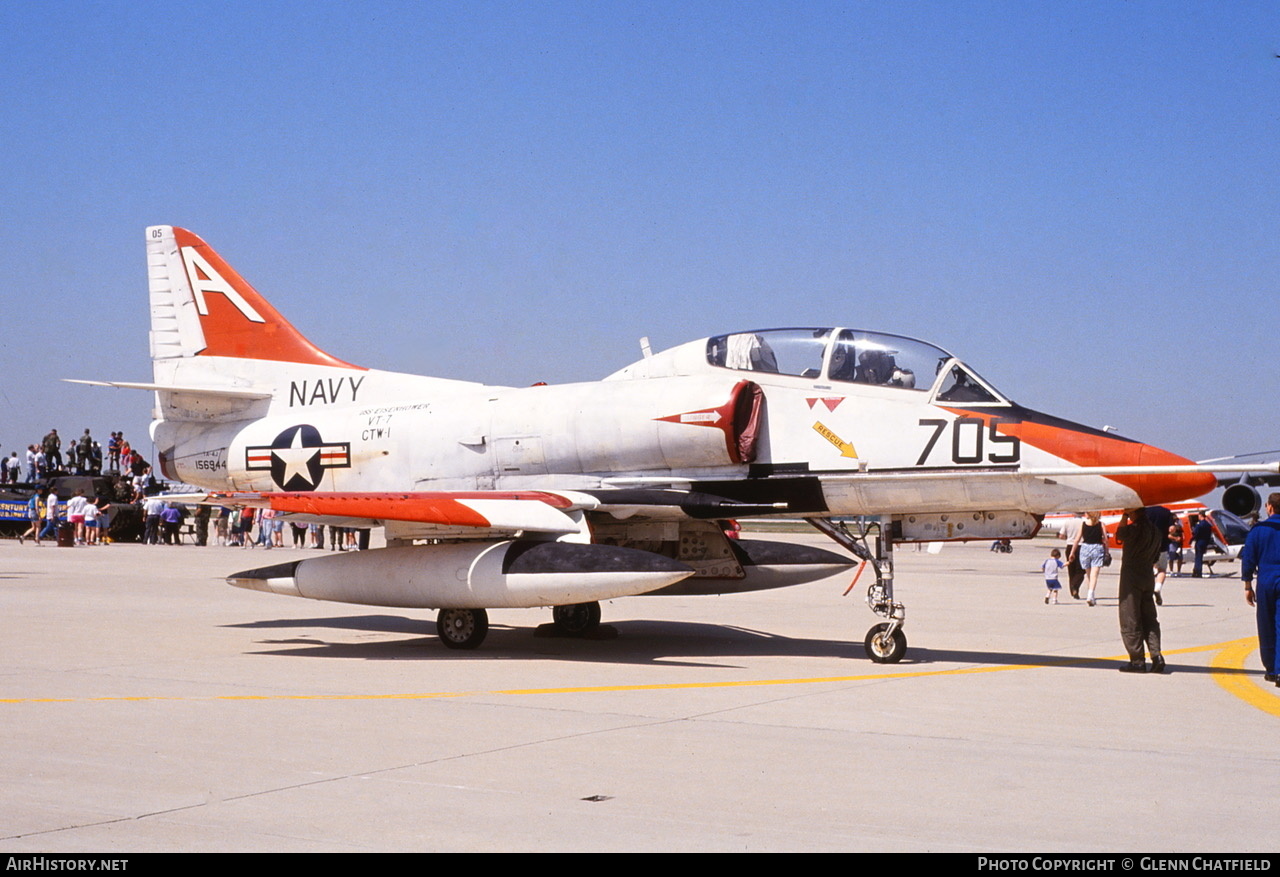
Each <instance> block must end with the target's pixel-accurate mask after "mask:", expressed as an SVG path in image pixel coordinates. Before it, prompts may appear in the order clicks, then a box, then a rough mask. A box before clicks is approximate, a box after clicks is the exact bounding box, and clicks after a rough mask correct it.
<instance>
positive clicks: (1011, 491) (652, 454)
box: [153, 328, 1214, 515]
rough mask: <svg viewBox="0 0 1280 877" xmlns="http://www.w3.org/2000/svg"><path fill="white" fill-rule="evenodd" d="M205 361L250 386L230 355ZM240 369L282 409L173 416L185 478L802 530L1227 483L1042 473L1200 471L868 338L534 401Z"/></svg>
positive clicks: (212, 485) (169, 424)
mask: <svg viewBox="0 0 1280 877" xmlns="http://www.w3.org/2000/svg"><path fill="white" fill-rule="evenodd" d="M187 362H188V363H191V362H198V363H199V364H200V366H201V367H202V369H204V370H206V371H207V372H208V374H209V375H225V374H228V373H231V372H229V371H228V370H226V369H223V368H220V367H219V360H218V357H198V358H196V359H195V360H187ZM234 365H236V366H237V369H238V370H237V371H236V372H234V373H235V374H237V375H238V380H239V382H240V385H241V386H245V387H251V388H255V389H258V390H261V391H262V393H261V394H260V395H261V398H256V399H232V400H215V401H216V405H214V407H215V408H216V410H213V411H210V412H204V414H206V415H207V416H202V417H201V418H200V419H198V420H196V419H193V418H191V417H190V416H189V412H186V411H180V412H178V413H179V414H181V415H182V416H179V417H174V418H173V419H172V420H171V419H168V418H163V417H162V419H161V420H158V421H157V422H156V423H155V425H154V428H153V433H154V438H155V441H156V444H157V446H158V447H159V448H160V449H161V454H162V459H163V463H164V469H165V474H166V475H167V476H168V477H170V478H176V479H179V480H181V481H184V482H187V483H190V484H194V485H199V486H202V487H206V488H209V489H212V490H231V491H237V490H249V491H273V490H286V491H350V490H364V491H370V490H374V491H376V490H391V491H411V490H417V491H422V490H515V489H533V488H548V489H561V490H571V489H593V488H601V487H614V488H619V487H644V486H655V487H656V486H664V485H680V486H688V485H693V486H694V487H695V489H704V490H706V489H708V488H709V487H714V488H715V491H714V492H716V493H717V494H718V495H727V496H731V497H732V498H735V499H741V500H743V501H757V500H758V501H762V502H773V503H777V504H779V506H780V507H779V509H778V514H792V515H794V514H812V513H820V514H824V515H862V514H867V515H873V514H903V513H910V512H916V513H925V514H941V513H948V512H979V511H992V510H1007V511H1018V512H1023V513H1027V514H1030V515H1042V514H1045V513H1047V512H1053V511H1068V510H1085V509H1095V508H1100V507H1131V506H1135V505H1148V504H1154V503H1163V502H1171V501H1174V500H1178V499H1185V498H1188V497H1191V496H1197V495H1200V494H1202V493H1204V492H1207V491H1208V490H1210V489H1212V488H1213V486H1214V480H1213V477H1212V476H1211V475H1207V474H1205V473H1192V474H1167V473H1165V474H1160V475H1158V476H1156V475H1141V474H1138V475H1132V474H1131V475H1122V476H1104V475H1086V476H1078V477H1064V478H1053V477H1040V476H1033V475H1029V474H1024V473H1026V472H1028V470H1043V469H1055V468H1057V469H1070V468H1071V467H1080V466H1088V467H1098V466H1127V467H1134V466H1156V465H1164V466H1168V465H1182V464H1187V463H1189V462H1190V461H1187V460H1185V459H1183V458H1181V457H1178V456H1176V455H1174V454H1171V453H1169V452H1166V451H1163V450H1161V449H1159V448H1156V447H1152V446H1150V445H1145V444H1141V443H1139V442H1135V441H1131V440H1128V439H1125V438H1122V437H1119V436H1116V435H1115V434H1113V433H1106V432H1102V431H1100V430H1096V429H1092V428H1090V427H1086V426H1082V425H1080V424H1075V423H1070V422H1068V421H1065V420H1061V419H1059V418H1054V417H1050V416H1047V415H1043V414H1039V413H1037V412H1034V411H1030V410H1028V409H1025V408H1023V407H1021V406H1019V405H1016V404H1014V403H1012V402H1011V401H1009V400H1008V399H1007V398H1006V397H1004V396H1003V395H1002V394H1001V393H999V392H998V391H997V390H996V389H995V388H993V387H992V386H990V385H989V384H988V383H986V382H985V381H984V380H983V379H982V378H981V377H979V376H978V375H977V374H976V373H975V372H973V371H972V370H971V369H969V368H968V367H967V366H965V365H964V364H963V363H961V362H960V361H959V360H957V359H955V358H954V357H952V356H951V355H950V354H949V353H947V352H946V351H944V350H942V349H941V348H938V347H935V346H933V345H931V344H927V343H925V342H922V341H917V340H915V339H910V338H904V337H901V336H894V335H887V334H883V333H872V332H865V331H860V330H850V329H823V328H819V329H807V328H806V329H778V330H765V331H758V332H747V333H737V334H731V335H723V336H717V337H714V338H709V339H703V340H700V341H695V342H691V343H689V344H685V345H681V346H679V347H675V348H672V349H670V350H667V351H664V352H662V353H659V354H657V355H655V356H652V357H650V358H647V359H643V360H640V361H639V362H637V363H634V364H633V365H631V366H628V367H627V368H625V369H623V370H621V371H619V372H617V373H615V374H613V375H610V376H609V377H608V378H606V379H605V380H602V381H598V382H592V383H578V384H562V385H555V386H542V385H540V386H533V387H520V388H517V387H494V386H486V385H480V384H471V383H466V382H459V381H446V380H439V379H434V378H425V377H417V376H412V375H403V374H397V373H392V372H382V371H377V370H370V369H359V368H355V367H331V366H320V365H310V364H296V363H271V364H270V368H264V369H263V370H262V373H261V374H256V375H255V374H246V373H245V370H244V365H245V360H236V361H234ZM188 367H190V366H188ZM165 377H166V376H162V375H157V382H160V381H161V380H163V379H165ZM169 380H170V381H172V382H175V383H181V382H182V381H181V380H180V379H179V378H178V377H175V376H169ZM167 401H168V404H169V405H177V406H180V407H181V406H183V405H198V404H199V405H205V406H209V405H212V404H213V403H210V402H209V401H208V400H207V399H201V398H194V397H193V398H192V399H191V400H185V401H184V400H183V398H182V397H181V396H180V395H179V394H169V395H168V396H167ZM162 415H163V409H162Z"/></svg>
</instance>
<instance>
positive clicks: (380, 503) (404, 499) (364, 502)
mask: <svg viewBox="0 0 1280 877" xmlns="http://www.w3.org/2000/svg"><path fill="white" fill-rule="evenodd" d="M264 498H266V499H268V500H269V501H270V502H271V507H272V508H273V509H275V510H276V511H281V512H296V513H298V514H308V515H335V516H340V517H350V518H368V519H370V520H384V521H413V522H416V523H422V524H443V525H446V526H451V527H489V526H491V524H490V521H489V519H488V518H486V517H484V515H482V514H480V513H479V512H477V511H476V510H475V509H473V508H471V507H470V506H467V505H464V504H463V503H462V502H461V500H468V499H470V500H504V499H505V500H523V501H529V502H544V503H546V504H547V505H549V506H552V507H553V508H561V509H563V508H568V507H570V506H571V505H572V503H571V502H570V501H569V500H567V499H566V498H564V497H562V496H559V495H557V494H554V493H543V492H542V491H512V492H492V493H488V492H480V491H476V492H458V493H448V492H444V491H423V492H418V493H269V494H264Z"/></svg>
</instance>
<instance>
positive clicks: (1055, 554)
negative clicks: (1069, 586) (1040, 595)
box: [1044, 548, 1066, 606]
mask: <svg viewBox="0 0 1280 877" xmlns="http://www.w3.org/2000/svg"><path fill="white" fill-rule="evenodd" d="M1064 566H1066V564H1064V563H1063V562H1062V552H1061V551H1059V550H1058V549H1056V548H1055V549H1053V550H1052V551H1050V552H1049V559H1048V560H1046V561H1045V562H1044V587H1045V590H1046V591H1047V593H1046V594H1045V595H1044V602H1045V603H1046V604H1048V603H1052V604H1053V605H1055V606H1056V605H1058V591H1060V590H1062V585H1061V584H1060V583H1059V582H1058V571H1059V570H1060V569H1062V568H1063V567H1064Z"/></svg>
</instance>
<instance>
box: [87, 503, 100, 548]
mask: <svg viewBox="0 0 1280 877" xmlns="http://www.w3.org/2000/svg"><path fill="white" fill-rule="evenodd" d="M97 502H98V501H97V499H96V498H95V499H91V500H87V501H86V502H85V504H84V544H85V545H97V544H98V505H97Z"/></svg>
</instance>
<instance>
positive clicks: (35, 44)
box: [0, 0, 1280, 458]
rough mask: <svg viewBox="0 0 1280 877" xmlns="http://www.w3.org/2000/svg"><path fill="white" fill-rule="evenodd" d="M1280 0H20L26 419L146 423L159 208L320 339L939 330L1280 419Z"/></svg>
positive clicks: (15, 197) (9, 374) (460, 347)
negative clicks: (1274, 349) (1279, 405)
mask: <svg viewBox="0 0 1280 877" xmlns="http://www.w3.org/2000/svg"><path fill="white" fill-rule="evenodd" d="M1277 53H1280V7H1278V6H1277V5H1276V4H1275V3H1262V2H1232V3H1210V2H1205V3H1178V2H1115V0H1108V2H1081V3H1062V4H1032V3H1024V2H991V3H956V2H910V3H898V2H883V3H861V2H855V3H835V2H803V3H794V2H790V3H759V2H757V3H751V2H748V3H729V2H723V3H697V2H687V0H685V2H672V3H663V2H654V3H644V4H623V3H613V2H584V3H544V2H516V3H497V2H493V3H486V2H466V3H461V2H458V3H407V2H406V3H387V2H359V3H336V2H334V3H326V2H297V3H282V2H253V3H235V2H231V3H228V2H218V3H171V2H167V3H153V2H120V3H112V2H105V3H73V2H62V3H58V2H54V3H36V2H21V0H15V2H8V3H4V4H0V84H2V85H3V88H0V198H2V199H3V200H2V201H0V204H2V205H3V209H4V222H3V223H0V269H2V273H0V278H2V279H0V283H2V284H3V290H4V291H3V304H4V312H5V320H4V323H5V325H6V330H5V331H3V332H0V350H2V351H3V363H4V374H5V380H4V382H3V388H2V390H0V411H3V412H4V416H3V421H0V443H2V444H3V447H2V448H0V450H3V451H4V452H6V453H7V452H8V451H9V450H11V449H14V448H17V447H21V446H25V445H26V444H27V443H29V442H32V441H35V440H37V439H38V438H39V437H40V436H42V435H43V434H44V433H45V432H46V431H47V430H48V428H49V427H51V426H54V427H57V428H58V430H59V432H61V433H63V434H64V435H72V434H79V433H80V431H81V430H82V429H83V428H84V427H86V426H88V427H91V428H92V429H93V430H94V433H95V435H97V436H99V437H101V438H104V439H105V436H106V434H107V433H108V432H109V431H110V430H112V429H117V428H118V429H124V430H125V431H126V433H127V434H129V435H130V436H131V437H132V438H133V439H134V440H135V441H136V440H138V439H140V438H141V437H142V436H143V434H144V433H145V428H146V424H147V421H148V419H149V409H150V404H151V399H150V396H149V395H148V394H145V393H136V392H135V393H126V392H124V391H113V390H92V389H87V388H80V387H76V386H72V385H68V384H64V383H60V382H58V380H57V379H59V378H63V377H82V378H105V379H121V380H147V379H148V378H149V377H150V365H149V361H148V359H147V296H146V280H145V271H144V257H143V228H144V227H145V226H147V225H154V224H174V225H182V226H185V227H187V228H190V229H192V230H193V231H195V232H196V233H197V234H200V235H201V236H202V237H204V238H205V239H206V240H208V241H209V242H210V243H211V244H213V246H214V247H215V248H217V249H218V250H219V251H220V252H221V253H222V255H223V256H224V257H226V258H227V259H228V260H229V261H230V262H231V263H232V264H233V265H235V266H236V267H237V268H238V269H239V270H240V271H241V273H243V274H244V275H245V276H246V277H247V278H248V279H249V281H250V282H252V283H253V284H254V285H255V286H257V287H258V289H259V290H260V291H262V292H263V293H264V294H266V295H267V297H268V298H270V299H271V300H272V302H273V303H274V304H275V305H276V306H277V307H278V308H279V309H280V310H281V311H282V312H283V313H285V314H286V315H287V316H288V317H289V318H290V319H291V320H292V321H293V322H294V323H295V324H296V325H298V326H299V328H301V329H302V330H303V331H304V332H305V333H306V334H307V335H308V336H309V337H311V338H312V339H313V340H314V341H315V342H316V343H318V344H319V345H320V346H322V347H324V348H326V349H329V350H330V351H331V352H333V353H334V354H336V355H338V356H340V357H342V358H344V359H347V360H349V361H352V362H357V363H360V364H363V365H369V366H374V367H379V368H388V369H394V370H398V371H409V372H417V373H426V374H436V375H441V376H448V377H457V378H466V379H472V380H483V381H488V382H492V383H503V384H514V385H523V384H529V383H532V382H534V381H538V380H546V381H549V382H565V381H572V380H591V379H595V378H598V377H601V376H603V375H605V374H607V373H609V372H612V371H614V370H615V369H617V368H619V367H621V366H623V365H625V364H626V363H627V362H630V361H631V360H633V359H636V358H637V357H638V355H639V352H638V345H637V339H638V338H639V337H640V336H641V335H648V336H650V337H651V338H652V341H653V345H654V347H655V349H659V348H663V347H667V346H671V345H674V344H677V343H680V342H683V341H686V340H690V339H693V338H698V337H702V336H705V335H709V334H714V333H718V332H723V331H729V330H734V329H747V328H763V327H768V326H786V325H847V326H855V327H864V328H872V329H881V330H885V331H891V332H898V333H903V334H908V335H915V336H918V337H922V338H925V339H927V340H930V341H932V342H934V343H936V344H939V345H941V346H943V347H946V348H948V349H950V350H952V351H953V352H954V353H956V354H957V355H959V356H961V357H962V358H963V359H965V360H967V361H968V362H970V363H971V364H972V365H973V366H974V367H975V368H976V369H977V370H978V371H979V372H981V373H982V374H983V375H984V376H986V377H987V378H988V379H990V380H991V381H992V382H993V383H995V384H996V385H997V386H998V387H1000V388H1001V389H1002V390H1004V391H1005V392H1006V393H1008V394H1010V395H1011V396H1012V397H1013V398H1015V399H1017V400H1018V401H1019V402H1021V403H1023V404H1025V405H1029V406H1031V407H1033V408H1038V409H1041V410H1045V411H1049V412H1052V413H1055V414H1058V415H1061V416H1065V417H1069V418H1071V419H1074V420H1079V421H1082V422H1085V423H1089V424H1092V425H1095V426H1101V425H1103V424H1110V425H1113V426H1115V427H1117V428H1118V430H1119V431H1120V432H1122V433H1123V434H1126V435H1130V436H1132V437H1134V438H1140V439H1143V440H1145V441H1150V442H1153V443H1156V444H1160V445H1163V446H1165V447H1168V448H1170V449H1171V450H1174V451H1178V452H1180V453H1184V454H1187V455H1188V456H1191V457H1193V458H1204V457H1210V456H1218V455H1224V454H1229V453H1234V452H1242V451H1251V450H1261V449H1268V448H1274V447H1280V440H1278V437H1280V430H1277V429H1276V414H1275V411H1276V404H1275V400H1276V399H1277V398H1278V397H1280V367H1278V366H1277V365H1276V364H1275V363H1274V362H1271V361H1269V360H1273V359H1274V357H1268V356H1267V354H1266V352H1265V351H1266V350H1267V349H1268V348H1269V347H1271V346H1272V345H1274V344H1275V343H1276V340H1277V337H1278V333H1277V326H1278V323H1280V317H1278V316H1277V295H1276V293H1277V285H1278V282H1277V281H1278V279H1280V222H1278V221H1277V211H1278V210H1280V185H1278V183H1277V180H1278V177H1277V171H1278V169H1280V158H1278V150H1277V147H1278V146H1280V58H1277V57H1276V55H1277Z"/></svg>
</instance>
